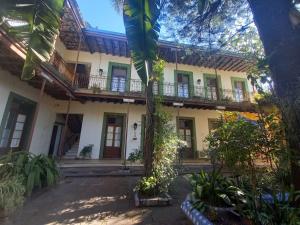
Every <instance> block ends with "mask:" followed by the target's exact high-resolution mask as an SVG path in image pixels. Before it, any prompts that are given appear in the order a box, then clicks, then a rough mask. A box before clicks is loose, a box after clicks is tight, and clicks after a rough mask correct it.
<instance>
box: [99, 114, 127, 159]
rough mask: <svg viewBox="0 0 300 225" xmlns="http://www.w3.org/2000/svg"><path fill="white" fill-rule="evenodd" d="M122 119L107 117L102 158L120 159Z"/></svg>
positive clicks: (119, 117)
mask: <svg viewBox="0 0 300 225" xmlns="http://www.w3.org/2000/svg"><path fill="white" fill-rule="evenodd" d="M122 134H123V117H121V116H115V117H111V116H110V117H107V123H106V129H105V140H104V152H103V158H114V159H120V158H121V148H122Z"/></svg>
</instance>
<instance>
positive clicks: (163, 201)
mask: <svg viewBox="0 0 300 225" xmlns="http://www.w3.org/2000/svg"><path fill="white" fill-rule="evenodd" d="M171 202H172V198H171V196H170V195H168V194H167V193H165V194H163V195H162V196H157V197H142V196H140V195H139V193H137V192H134V203H135V206H136V207H141V206H147V207H150V206H168V205H171Z"/></svg>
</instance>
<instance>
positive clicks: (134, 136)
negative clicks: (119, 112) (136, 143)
mask: <svg viewBox="0 0 300 225" xmlns="http://www.w3.org/2000/svg"><path fill="white" fill-rule="evenodd" d="M137 127H138V124H137V123H134V124H133V140H137V137H136V129H137Z"/></svg>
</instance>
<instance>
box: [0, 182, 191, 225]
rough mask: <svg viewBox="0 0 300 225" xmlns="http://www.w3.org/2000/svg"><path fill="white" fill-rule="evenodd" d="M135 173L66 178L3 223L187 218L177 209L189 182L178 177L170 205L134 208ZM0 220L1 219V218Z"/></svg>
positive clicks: (24, 224)
mask: <svg viewBox="0 0 300 225" xmlns="http://www.w3.org/2000/svg"><path fill="white" fill-rule="evenodd" d="M137 179H138V178H137V177H91V178H66V179H64V180H62V181H61V182H60V184H58V185H57V186H55V187H53V188H51V189H48V190H45V191H41V192H40V193H37V194H35V195H34V196H32V197H31V198H30V199H29V200H27V202H26V203H25V205H24V207H23V208H22V209H20V210H19V211H17V212H16V213H15V214H14V215H12V216H11V217H10V218H8V219H6V221H5V222H3V221H2V222H3V223H4V224H5V225H43V224H97V225H99V224H101V225H102V224H103V225H104V224H114V225H119V224H121V225H122V224H162V225H164V224H166V225H169V224H172V225H173V224H180V225H186V224H190V222H189V221H188V220H187V219H186V218H185V216H184V214H183V213H182V212H181V210H180V204H181V202H182V200H183V199H184V198H185V196H186V194H187V193H188V192H189V184H188V182H187V181H186V179H185V178H184V177H179V178H177V179H176V182H175V183H174V185H173V186H172V190H171V195H172V196H173V198H174V203H173V205H172V206H169V207H152V208H136V207H135V206H134V201H133V194H132V189H133V187H134V184H135V182H136V180H137ZM0 222H1V221H0Z"/></svg>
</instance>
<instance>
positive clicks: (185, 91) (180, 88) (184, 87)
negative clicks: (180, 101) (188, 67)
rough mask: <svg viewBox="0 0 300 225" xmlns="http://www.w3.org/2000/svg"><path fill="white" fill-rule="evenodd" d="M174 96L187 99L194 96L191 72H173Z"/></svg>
mask: <svg viewBox="0 0 300 225" xmlns="http://www.w3.org/2000/svg"><path fill="white" fill-rule="evenodd" d="M174 81H175V82H174V84H175V96H177V97H181V98H189V97H193V96H194V80H193V72H189V71H183V70H175V72H174Z"/></svg>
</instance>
